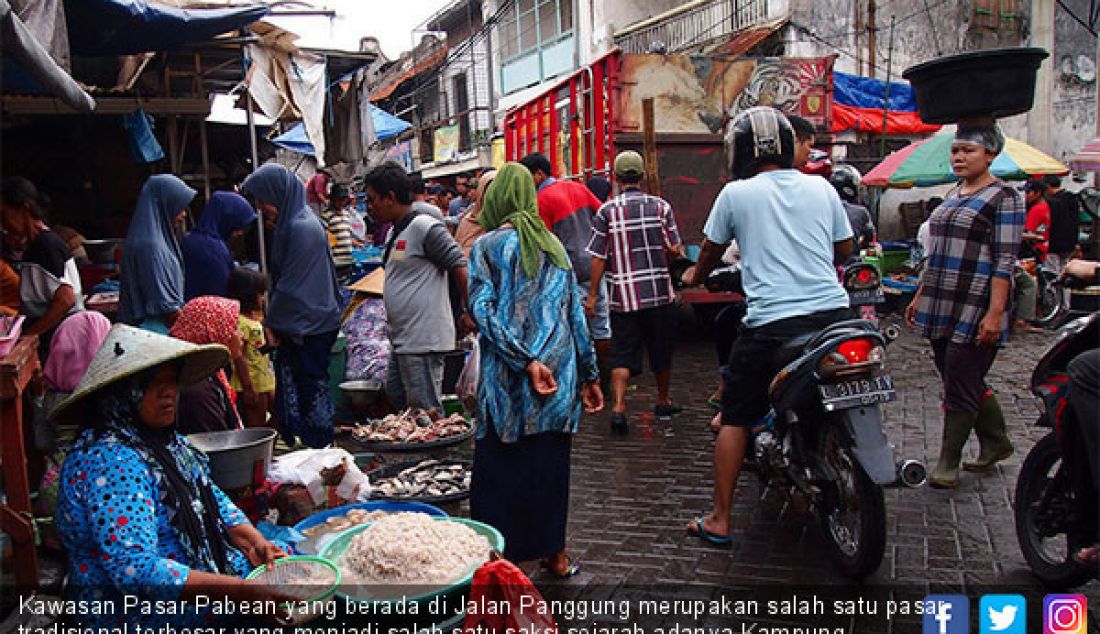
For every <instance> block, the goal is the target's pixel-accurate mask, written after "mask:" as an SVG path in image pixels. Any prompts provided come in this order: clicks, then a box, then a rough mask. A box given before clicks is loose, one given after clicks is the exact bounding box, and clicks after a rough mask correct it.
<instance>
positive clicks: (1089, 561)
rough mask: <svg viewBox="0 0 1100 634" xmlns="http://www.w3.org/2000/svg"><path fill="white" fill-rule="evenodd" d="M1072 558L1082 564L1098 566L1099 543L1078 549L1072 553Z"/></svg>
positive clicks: (1099, 562) (1099, 558)
mask: <svg viewBox="0 0 1100 634" xmlns="http://www.w3.org/2000/svg"><path fill="white" fill-rule="evenodd" d="M1073 559H1074V561H1076V562H1077V563H1079V564H1081V565H1082V566H1090V567H1096V566H1100V544H1093V545H1092V546H1089V547H1087V548H1082V549H1080V550H1078V551H1077V552H1076V553H1074V555H1073Z"/></svg>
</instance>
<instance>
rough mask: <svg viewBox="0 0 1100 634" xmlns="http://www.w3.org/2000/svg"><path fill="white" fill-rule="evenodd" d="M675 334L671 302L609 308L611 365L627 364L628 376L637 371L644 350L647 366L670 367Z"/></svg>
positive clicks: (659, 368) (624, 365) (674, 306)
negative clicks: (624, 309)
mask: <svg viewBox="0 0 1100 634" xmlns="http://www.w3.org/2000/svg"><path fill="white" fill-rule="evenodd" d="M675 338H676V305H675V304H665V305H664V306H657V307H656V308H645V309H642V310H639V311H634V312H630V313H620V312H617V311H611V367H612V369H617V368H627V369H628V370H630V376H637V375H639V374H641V373H642V351H643V350H644V351H646V352H648V353H649V368H650V369H651V370H653V371H654V372H660V371H662V370H667V369H669V368H671V367H672V349H673V343H674V340H675Z"/></svg>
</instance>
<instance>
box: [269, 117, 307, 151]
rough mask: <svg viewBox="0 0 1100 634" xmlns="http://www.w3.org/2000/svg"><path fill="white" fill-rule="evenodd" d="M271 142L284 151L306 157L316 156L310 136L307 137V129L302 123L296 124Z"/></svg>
mask: <svg viewBox="0 0 1100 634" xmlns="http://www.w3.org/2000/svg"><path fill="white" fill-rule="evenodd" d="M271 142H272V143H274V144H275V145H278V146H279V147H281V148H283V149H284V150H290V151H291V152H297V153H298V154H305V155H306V156H314V155H315V154H316V150H314V148H313V143H311V142H310V140H309V136H308V135H306V127H305V126H304V125H302V124H301V123H296V124H294V126H293V127H292V128H290V129H289V130H287V131H286V132H284V133H282V134H280V135H279V136H277V137H275V138H273V139H271Z"/></svg>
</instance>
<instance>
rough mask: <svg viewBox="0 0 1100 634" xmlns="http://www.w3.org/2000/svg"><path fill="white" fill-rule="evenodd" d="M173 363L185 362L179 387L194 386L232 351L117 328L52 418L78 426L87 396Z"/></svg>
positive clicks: (224, 361) (109, 334)
mask: <svg viewBox="0 0 1100 634" xmlns="http://www.w3.org/2000/svg"><path fill="white" fill-rule="evenodd" d="M174 359H182V360H183V369H182V370H180V375H179V383H180V385H191V384H192V383H195V382H197V381H200V380H202V379H204V378H206V377H208V376H210V375H211V374H213V373H214V372H216V371H217V370H218V369H219V368H221V367H223V366H225V365H226V364H228V363H229V350H227V349H226V347H225V346H222V345H218V344H209V345H204V346H197V345H195V344H193V343H187V342H186V341H181V340H179V339H174V338H172V337H167V336H165V335H159V334H157V333H154V332H149V331H148V330H141V329H140V328H134V327H132V326H126V325H123V324H115V325H114V326H113V327H112V328H111V331H110V332H109V333H107V338H106V339H105V340H104V341H103V345H102V346H100V347H99V350H97V351H96V353H95V356H94V357H92V362H91V364H89V365H88V371H87V372H85V373H84V377H83V378H82V379H80V383H78V384H77V386H76V389H75V390H73V393H72V394H71V395H70V396H69V397H68V398H66V399H65V400H63V401H61V402H60V403H58V404H57V407H55V408H54V409H53V412H52V413H51V416H52V417H53V419H54V420H55V421H58V422H62V423H66V422H77V421H75V420H73V419H74V418H75V417H76V416H77V415H79V413H80V408H79V407H76V406H78V405H80V404H81V403H83V402H84V400H85V399H86V398H88V396H90V395H92V394H94V393H95V392H98V391H99V390H101V389H103V388H104V387H107V386H109V385H111V384H113V383H115V382H117V381H118V380H119V379H122V378H125V377H128V376H133V375H134V374H137V373H139V372H142V371H144V370H148V369H149V368H152V367H155V366H158V365H160V364H162V363H164V362H166V361H172V360H174Z"/></svg>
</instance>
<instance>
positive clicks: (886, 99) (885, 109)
mask: <svg viewBox="0 0 1100 634" xmlns="http://www.w3.org/2000/svg"><path fill="white" fill-rule="evenodd" d="M893 65H894V18H890V48H888V49H886V89H885V90H884V91H883V92H884V96H883V99H882V139H881V140H880V143H879V150H878V153H879V154H880V155H881V156H882V157H883V158H885V157H886V124H887V123H888V122H889V118H890V71H891V70H893ZM875 221H876V222H877V221H878V218H875Z"/></svg>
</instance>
